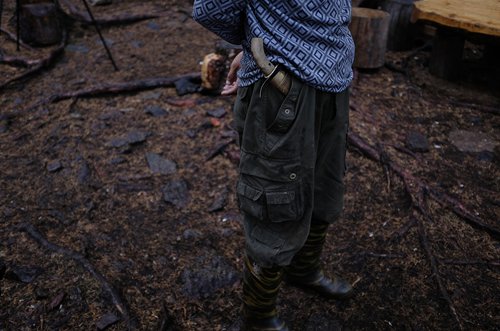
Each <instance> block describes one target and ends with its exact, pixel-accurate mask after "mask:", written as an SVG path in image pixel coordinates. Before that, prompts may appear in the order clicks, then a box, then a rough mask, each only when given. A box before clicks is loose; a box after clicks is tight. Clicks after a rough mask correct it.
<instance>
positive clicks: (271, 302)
mask: <svg viewBox="0 0 500 331" xmlns="http://www.w3.org/2000/svg"><path fill="white" fill-rule="evenodd" d="M282 278H283V268H282V267H277V266H276V267H272V268H261V267H259V266H257V265H255V264H254V263H253V262H252V261H251V260H250V259H249V258H245V271H244V275H243V317H244V328H243V330H247V331H257V330H266V331H288V328H287V326H286V324H285V323H284V322H283V321H282V320H281V319H280V318H279V317H278V313H277V311H276V299H277V296H278V291H279V287H280V284H281V281H282Z"/></svg>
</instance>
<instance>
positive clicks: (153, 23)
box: [146, 21, 161, 31]
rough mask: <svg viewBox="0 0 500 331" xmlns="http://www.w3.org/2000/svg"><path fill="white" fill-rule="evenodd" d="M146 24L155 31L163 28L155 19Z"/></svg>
mask: <svg viewBox="0 0 500 331" xmlns="http://www.w3.org/2000/svg"><path fill="white" fill-rule="evenodd" d="M146 26H147V27H148V28H150V29H151V30H153V31H158V30H160V29H161V27H160V26H159V25H158V23H156V22H153V21H150V22H148V24H147V25H146Z"/></svg>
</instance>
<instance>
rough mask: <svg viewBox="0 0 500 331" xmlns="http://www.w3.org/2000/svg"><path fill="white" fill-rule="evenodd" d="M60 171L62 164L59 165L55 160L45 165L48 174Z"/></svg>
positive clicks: (59, 162)
mask: <svg viewBox="0 0 500 331" xmlns="http://www.w3.org/2000/svg"><path fill="white" fill-rule="evenodd" d="M61 169H62V164H61V161H59V160H55V161H51V162H49V163H47V170H48V171H49V172H56V171H58V170H61Z"/></svg>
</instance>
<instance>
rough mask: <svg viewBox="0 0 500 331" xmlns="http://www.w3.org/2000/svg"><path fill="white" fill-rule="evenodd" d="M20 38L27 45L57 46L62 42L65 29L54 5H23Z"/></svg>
mask: <svg viewBox="0 0 500 331" xmlns="http://www.w3.org/2000/svg"><path fill="white" fill-rule="evenodd" d="M19 14H20V21H21V24H20V37H21V39H22V40H23V41H24V42H26V43H27V44H31V45H38V46H49V45H55V44H58V43H60V42H61V40H62V37H63V27H62V24H61V23H60V20H59V13H58V10H57V6H56V5H55V4H54V3H49V2H45V3H30V4H24V5H21V10H20V13H19Z"/></svg>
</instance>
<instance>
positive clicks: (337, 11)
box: [193, 0, 354, 92]
mask: <svg viewBox="0 0 500 331" xmlns="http://www.w3.org/2000/svg"><path fill="white" fill-rule="evenodd" d="M193 18H194V19H195V20H196V21H197V22H199V23H200V24H201V25H203V26H204V27H206V28H207V29H209V30H210V31H212V32H214V33H216V34H217V35H219V36H220V37H221V38H223V39H225V40H227V41H228V42H231V43H233V44H241V45H242V46H243V51H244V56H243V60H242V67H241V70H240V71H239V72H238V76H239V78H240V86H248V85H251V84H253V83H254V82H255V81H257V80H258V79H260V78H261V77H262V76H263V75H262V73H261V71H260V70H259V69H258V67H257V65H256V63H255V61H254V59H253V57H252V55H251V53H250V40H251V39H252V38H253V37H260V38H262V39H263V40H264V47H265V51H266V54H267V55H268V57H269V58H270V59H271V61H272V62H273V63H275V64H281V65H283V66H284V67H285V68H286V69H288V70H289V71H291V72H292V73H293V74H295V76H297V77H298V78H300V79H301V80H302V81H303V82H305V83H306V84H309V85H311V86H313V87H315V88H317V89H319V90H322V91H327V92H341V91H343V90H345V89H346V88H347V87H348V86H349V84H350V83H351V80H352V62H353V59H354V43H353V40H352V37H351V34H350V32H349V29H348V24H349V21H350V18H351V0H195V1H194V7H193Z"/></svg>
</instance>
